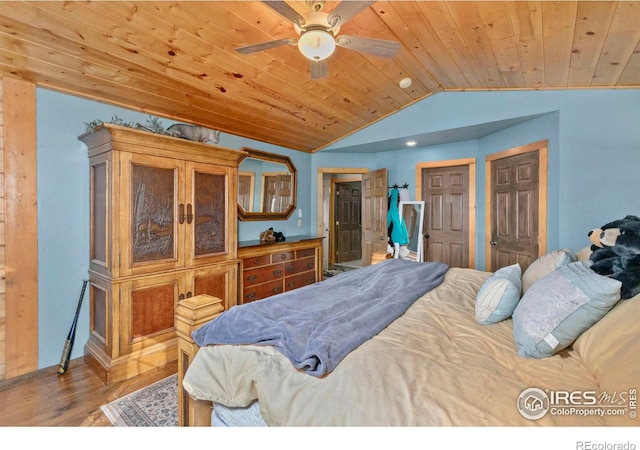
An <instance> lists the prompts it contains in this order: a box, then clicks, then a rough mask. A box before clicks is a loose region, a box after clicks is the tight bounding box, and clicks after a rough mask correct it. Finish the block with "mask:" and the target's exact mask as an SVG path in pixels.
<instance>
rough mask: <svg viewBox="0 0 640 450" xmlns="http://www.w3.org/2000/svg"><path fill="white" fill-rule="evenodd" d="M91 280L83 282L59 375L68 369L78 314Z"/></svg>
mask: <svg viewBox="0 0 640 450" xmlns="http://www.w3.org/2000/svg"><path fill="white" fill-rule="evenodd" d="M88 281H89V280H84V281H83V282H82V292H80V298H79V299H78V306H77V307H76V315H75V316H74V318H73V323H72V324H71V329H70V330H69V334H68V335H67V340H66V341H65V342H64V348H63V349H62V357H61V358H60V364H59V365H58V375H61V374H63V373H65V372H66V371H67V367H69V358H71V350H72V349H73V342H74V341H75V340H76V326H77V325H78V316H79V315H80V307H81V306H82V299H83V298H84V291H85V290H86V288H87V283H88Z"/></svg>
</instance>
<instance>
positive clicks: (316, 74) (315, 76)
mask: <svg viewBox="0 0 640 450" xmlns="http://www.w3.org/2000/svg"><path fill="white" fill-rule="evenodd" d="M328 75H329V65H328V64H327V60H326V59H323V60H321V61H311V79H312V80H319V79H320V78H325V77H326V76H328Z"/></svg>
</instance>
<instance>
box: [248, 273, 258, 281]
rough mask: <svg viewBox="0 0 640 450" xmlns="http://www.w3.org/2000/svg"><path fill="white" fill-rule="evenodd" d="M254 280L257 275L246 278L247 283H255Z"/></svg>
mask: <svg viewBox="0 0 640 450" xmlns="http://www.w3.org/2000/svg"><path fill="white" fill-rule="evenodd" d="M256 279H258V276H257V275H249V276H248V277H247V281H248V282H249V283H255V281H256Z"/></svg>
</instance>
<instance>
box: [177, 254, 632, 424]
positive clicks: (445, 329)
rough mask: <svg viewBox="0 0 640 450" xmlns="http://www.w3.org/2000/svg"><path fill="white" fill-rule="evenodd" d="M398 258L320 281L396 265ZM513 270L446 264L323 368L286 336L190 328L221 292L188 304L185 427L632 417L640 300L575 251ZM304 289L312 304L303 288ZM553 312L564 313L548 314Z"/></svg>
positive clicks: (182, 320) (204, 320) (182, 371)
mask: <svg viewBox="0 0 640 450" xmlns="http://www.w3.org/2000/svg"><path fill="white" fill-rule="evenodd" d="M393 261H398V260H387V261H384V262H382V263H380V264H379V265H376V267H377V266H379V268H378V269H375V267H373V266H371V267H373V268H371V269H370V268H368V267H367V268H363V269H358V270H356V271H352V272H347V273H345V274H341V275H339V276H337V277H332V278H329V279H327V280H325V281H322V282H320V283H317V284H316V285H317V286H319V287H320V288H322V287H323V286H324V284H329V282H330V281H331V280H332V279H336V278H340V277H346V278H345V280H348V279H349V278H348V277H355V275H351V274H352V273H353V272H359V271H365V270H377V271H378V272H376V273H379V272H380V271H385V270H390V269H391V268H392V267H391V266H392V265H394V264H399V263H398V262H393ZM410 264H413V265H425V264H429V263H417V262H410ZM516 266H517V265H516ZM505 270H506V269H505ZM509 270H510V271H511V273H510V274H509V273H507V274H506V275H504V274H502V273H501V272H502V269H501V270H500V271H497V272H496V273H489V272H483V271H479V270H474V269H462V268H446V269H445V270H444V271H443V274H442V278H441V280H439V281H436V282H435V285H434V286H432V287H430V288H429V289H427V290H426V291H425V292H423V293H420V294H419V295H418V296H417V299H414V300H413V301H411V302H409V305H408V306H407V308H406V310H404V311H402V312H400V313H397V311H396V312H394V314H396V315H397V317H394V318H392V319H391V321H390V323H389V324H388V325H386V326H384V327H383V328H381V330H380V331H379V332H375V333H374V335H373V336H372V337H370V338H367V339H365V340H364V341H363V342H362V343H359V344H358V345H356V346H355V348H354V349H353V350H351V351H349V352H348V353H346V354H345V355H344V356H343V357H341V358H338V359H339V360H338V361H336V362H335V365H330V367H328V368H327V370H324V371H319V372H317V373H311V372H313V369H311V371H310V370H309V367H308V366H305V365H300V364H295V363H294V359H292V357H291V355H286V353H287V352H283V351H282V350H281V349H278V346H279V345H280V344H278V343H276V344H275V346H274V345H264V342H259V343H242V342H236V343H219V344H215V345H202V346H199V345H198V344H196V343H195V342H194V337H197V339H196V340H198V339H200V338H201V335H202V334H204V332H203V331H202V330H203V329H204V328H205V327H208V326H210V324H212V323H214V322H216V321H219V320H220V317H223V316H224V314H227V313H228V312H226V313H224V314H222V315H220V311H221V307H219V306H216V305H217V304H219V301H218V299H215V298H213V297H208V296H198V297H193V298H191V299H186V300H185V301H183V302H187V303H186V304H182V302H181V305H180V307H179V308H178V313H177V316H176V326H177V329H178V335H179V352H180V356H179V360H178V362H179V383H180V386H181V389H180V395H179V404H180V414H179V422H180V425H187V426H195V425H211V424H214V425H251V426H257V425H269V426H532V425H539V426H637V425H638V424H639V423H640V422H639V421H638V420H639V419H637V418H636V415H637V389H638V387H639V386H638V385H639V384H640V362H639V360H640V359H639V358H638V356H637V355H638V354H640V322H639V321H638V318H639V317H640V296H636V297H633V298H630V299H624V300H620V297H619V289H620V286H619V285H617V286H616V284H615V283H616V282H615V280H613V282H610V281H609V280H610V279H608V278H607V279H605V277H602V278H598V277H601V276H599V275H596V274H594V273H593V272H591V273H589V262H588V261H585V260H584V257H580V255H578V256H576V255H575V254H573V252H571V251H570V250H558V251H555V252H550V253H549V254H547V255H544V256H542V257H540V258H539V259H538V260H537V261H536V262H534V263H533V264H532V265H531V266H529V268H528V269H527V270H526V271H525V272H524V273H521V272H520V271H519V266H518V267H511V268H510V269H509ZM390 273H391V272H390ZM592 274H593V275H596V276H592ZM501 275H503V276H501ZM377 276H379V275H377ZM397 278H398V275H397V274H396V275H394V279H395V280H396V281H397ZM401 278H402V279H404V278H405V276H404V275H402V276H401ZM354 279H355V278H354ZM505 280H506V281H505ZM576 280H577V281H576ZM585 280H586V281H585ZM518 283H520V284H518ZM386 284H387V285H389V288H390V290H391V289H397V283H395V284H394V283H393V282H392V281H391V279H389V278H388V279H387V283H386ZM514 285H515V287H516V288H514ZM576 286H577V288H576ZM329 287H330V286H329ZM616 288H617V290H618V293H617V295H618V297H617V298H616ZM568 289H576V292H577V294H575V293H570V295H569V294H568V291H567V290H568ZM510 290H511V291H513V292H511V294H510ZM299 291H300V292H299V294H298V295H299V296H300V297H299V300H300V301H302V302H304V301H305V300H304V297H305V293H306V295H308V294H309V293H308V291H306V290H299ZM327 291H328V287H327ZM394 292H396V294H397V291H394ZM514 292H517V294H514ZM512 294H513V295H512ZM574 294H575V295H577V297H575V295H574ZM381 295H386V294H381ZM514 296H515V297H516V299H515V300H514V299H513V298H512V299H509V297H514ZM571 296H574V297H575V298H570V297H571ZM487 298H489V299H490V300H491V301H490V303H491V302H492V304H491V305H490V308H489V310H490V312H491V314H489V315H487V311H486V306H487V305H486V301H487ZM567 298H569V300H570V301H569V303H568V304H569V306H567V304H565V305H564V306H562V302H565V301H566V300H567ZM576 298H577V300H576ZM333 300H334V301H338V300H337V299H333ZM263 301H265V302H266V299H265V300H263ZM270 301H271V302H277V301H278V299H274V300H270ZM340 301H342V300H340ZM576 301H577V303H578V305H577V304H576ZM483 302H484V303H483ZM509 302H511V303H514V302H515V303H514V304H511V305H508V303H509ZM481 303H482V305H481ZM264 305H265V306H266V305H269V303H264ZM505 305H506V306H505ZM558 305H560V306H558ZM576 305H577V306H576ZM481 306H483V307H485V310H483V309H482V307H481ZM236 308H239V307H236ZM554 308H559V309H560V310H563V311H562V312H561V313H559V314H556V312H554V313H553V314H550V313H548V311H550V310H551V309H554ZM554 311H555V310H554ZM567 311H569V312H567ZM527 315H529V318H530V319H531V321H532V323H529V322H527V320H529V319H527ZM563 315H564V316H563ZM212 316H217V317H216V319H214V320H210V319H211V317H212ZM550 316H553V317H552V318H550ZM558 317H559V318H558ZM541 318H542V319H541ZM541 320H542V322H544V321H550V322H551V325H548V324H547V325H544V326H551V327H552V333H551V332H549V333H547V331H548V330H547V331H545V330H542V329H541V328H543V326H542V325H540V321H541ZM576 320H577V321H578V322H580V324H579V326H578V328H576V325H575V323H574V322H576ZM231 323H233V322H229V323H228V324H227V326H230V325H229V324H231ZM569 323H571V327H569V328H571V329H570V330H569V329H568V328H567V324H569ZM531 327H533V328H537V329H536V330H534V331H533V332H531V330H529V328H531ZM536 332H537V333H538V334H539V333H543V334H545V336H544V339H538V340H537V341H536V339H533V338H532V336H533V335H535V333H536ZM527 333H529V334H527ZM231 334H233V333H231ZM547 334H548V335H547ZM199 335H200V337H198V336H199ZM551 340H555V341H558V342H551ZM201 343H202V342H201ZM296 366H297V367H296ZM316 368H317V365H316ZM212 411H213V413H212Z"/></svg>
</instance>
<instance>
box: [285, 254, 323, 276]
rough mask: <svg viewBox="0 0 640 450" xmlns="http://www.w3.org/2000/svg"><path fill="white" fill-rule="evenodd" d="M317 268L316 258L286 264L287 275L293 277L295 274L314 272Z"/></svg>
mask: <svg viewBox="0 0 640 450" xmlns="http://www.w3.org/2000/svg"><path fill="white" fill-rule="evenodd" d="M315 267H316V259H315V258H314V257H311V258H304V259H297V260H295V261H289V262H288V263H286V264H285V272H286V273H287V275H293V274H294V273H301V272H307V271H309V270H313V269H314V268H315Z"/></svg>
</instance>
